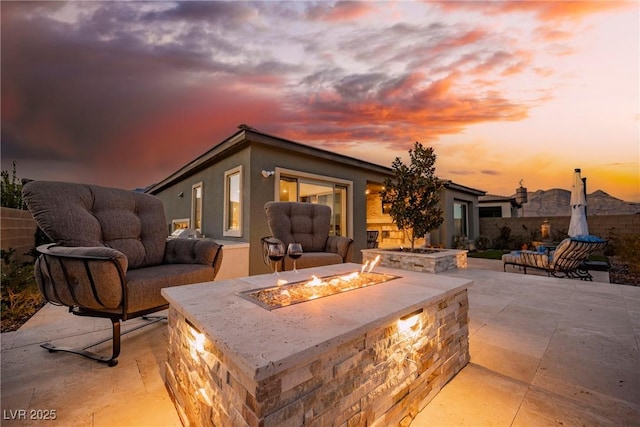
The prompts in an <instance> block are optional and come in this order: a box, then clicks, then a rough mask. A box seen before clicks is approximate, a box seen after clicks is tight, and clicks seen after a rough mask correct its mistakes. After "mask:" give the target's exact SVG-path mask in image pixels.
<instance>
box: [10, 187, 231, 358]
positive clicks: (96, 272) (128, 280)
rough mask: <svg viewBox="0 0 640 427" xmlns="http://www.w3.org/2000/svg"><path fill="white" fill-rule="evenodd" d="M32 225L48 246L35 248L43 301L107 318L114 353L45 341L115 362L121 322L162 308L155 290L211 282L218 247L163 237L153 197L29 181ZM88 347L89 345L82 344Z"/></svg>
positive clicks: (160, 209) (26, 194) (25, 190)
mask: <svg viewBox="0 0 640 427" xmlns="http://www.w3.org/2000/svg"><path fill="white" fill-rule="evenodd" d="M22 193H23V197H24V200H25V202H26V204H27V207H28V208H29V210H30V211H31V214H32V215H33V217H34V219H35V221H36V223H37V224H38V226H39V227H40V228H41V229H42V231H44V233H45V234H46V235H47V236H48V237H49V238H50V239H51V240H52V241H53V242H55V243H53V244H48V245H43V246H40V247H38V248H37V249H38V252H39V254H40V255H39V256H38V259H37V260H36V265H35V275H36V281H37V283H38V286H39V287H40V291H41V292H42V294H43V295H44V297H45V298H46V300H47V301H49V302H51V303H53V304H57V305H65V306H68V307H69V311H71V312H72V313H73V314H76V315H80V316H90V317H104V318H108V319H111V322H112V326H113V351H112V354H111V356H109V357H107V356H99V355H97V354H94V353H90V352H87V351H85V350H83V349H80V350H77V349H71V348H61V347H56V346H53V345H51V344H45V345H43V347H45V348H47V349H48V350H49V351H68V352H72V353H76V354H81V355H83V356H86V357H90V358H92V359H95V360H98V361H100V362H105V363H108V364H109V365H110V366H115V365H116V364H117V357H118V355H119V353H120V321H125V320H127V319H131V318H135V317H141V316H146V315H147V314H150V313H153V312H156V311H160V310H163V309H165V308H167V307H168V303H167V301H166V300H165V299H164V298H163V297H162V295H161V294H160V290H161V289H162V288H165V287H170V286H180V285H186V284H191V283H198V282H207V281H211V280H213V279H214V277H215V276H216V274H217V272H218V270H219V268H220V264H221V262H222V250H221V245H219V244H217V243H216V242H215V241H213V240H211V239H173V240H168V239H167V236H168V231H167V222H166V220H165V214H164V207H163V205H162V202H161V201H160V199H158V198H156V197H155V196H152V195H149V194H145V193H140V192H134V191H127V190H122V189H117V188H107V187H100V186H96V185H85V184H75V183H66V182H53V181H29V182H26V183H25V184H24V186H23V189H22ZM85 348H88V347H85Z"/></svg>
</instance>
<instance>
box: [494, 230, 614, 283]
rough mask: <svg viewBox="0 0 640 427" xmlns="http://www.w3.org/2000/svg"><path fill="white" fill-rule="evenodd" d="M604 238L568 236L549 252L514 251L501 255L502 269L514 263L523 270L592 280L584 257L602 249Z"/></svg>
mask: <svg viewBox="0 0 640 427" xmlns="http://www.w3.org/2000/svg"><path fill="white" fill-rule="evenodd" d="M606 245H607V241H606V240H602V239H600V238H597V237H594V236H584V237H570V238H566V239H564V240H563V241H562V242H560V244H559V245H558V246H557V247H556V249H555V250H554V251H552V252H551V253H549V254H547V253H543V252H535V251H515V252H512V253H510V254H505V255H502V262H503V264H504V265H503V268H504V271H507V265H514V266H517V267H519V268H522V270H524V274H527V268H534V269H538V270H543V271H546V272H547V275H548V276H553V277H569V278H574V279H581V280H593V276H592V275H591V274H590V273H589V270H588V268H587V266H586V265H585V264H584V262H585V261H586V259H587V258H588V257H589V255H591V254H592V253H594V252H597V251H600V250H602V249H604V247H605V246H606Z"/></svg>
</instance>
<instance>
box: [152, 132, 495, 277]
mask: <svg viewBox="0 0 640 427" xmlns="http://www.w3.org/2000/svg"><path fill="white" fill-rule="evenodd" d="M239 128H240V129H239V131H238V132H236V133H235V134H233V135H232V136H230V137H229V138H227V139H226V140H224V141H222V142H221V143H219V144H218V145H216V146H214V147H213V148H212V149H211V150H209V151H207V152H206V153H204V154H203V155H201V156H199V157H198V158H196V159H195V160H193V161H191V162H190V163H188V164H187V165H185V166H183V167H182V168H180V169H179V170H178V171H176V172H175V173H173V174H171V175H170V176H169V177H167V178H166V179H164V180H162V181H161V182H159V183H157V184H155V185H153V186H151V187H150V188H148V189H147V190H146V192H148V193H151V194H153V195H155V196H157V197H159V198H160V199H161V200H162V202H163V203H164V206H165V211H166V216H167V219H168V220H169V221H170V223H169V224H167V232H168V233H172V232H174V231H175V230H176V229H179V228H193V229H196V230H198V231H199V232H200V233H202V234H203V235H205V236H206V237H211V238H214V239H216V240H218V241H220V242H221V243H222V244H224V245H225V246H224V251H225V254H224V259H225V260H228V261H229V260H233V263H226V262H224V261H223V266H222V268H221V271H220V273H219V274H218V276H220V277H221V278H226V277H234V276H246V275H254V274H261V273H266V272H269V267H268V266H266V265H265V264H264V262H263V257H262V246H261V244H260V239H261V238H262V237H265V236H268V235H270V234H271V233H270V231H269V227H268V225H267V221H266V216H265V213H264V205H265V203H267V202H269V201H272V200H276V201H301V202H309V203H320V204H324V205H327V206H329V207H330V208H331V210H332V222H331V233H332V234H333V235H340V236H347V237H350V238H352V239H353V241H354V247H353V261H354V262H361V259H362V258H361V253H360V250H361V249H365V248H366V247H367V230H378V231H379V243H380V246H381V247H384V246H398V245H399V244H402V242H403V241H404V240H403V236H402V233H401V232H398V230H397V228H396V227H395V225H393V223H392V221H391V218H390V217H389V215H387V214H386V213H384V212H383V208H382V202H381V200H380V197H379V196H378V193H379V191H380V189H381V188H382V185H383V182H384V180H385V178H387V177H392V171H391V169H390V168H387V167H384V166H380V165H376V164H374V163H369V162H366V161H363V160H359V159H355V158H352V157H348V156H343V155H340V154H337V153H334V152H331V151H327V150H322V149H318V148H314V147H311V146H308V145H304V144H300V143H297V142H294V141H290V140H286V139H282V138H279V137H276V136H272V135H268V134H265V133H262V132H259V131H257V130H255V129H253V128H250V127H248V126H244V125H243V126H240V127H239ZM480 194H484V192H481V191H479V190H474V189H470V188H468V187H463V186H460V185H456V184H454V183H452V182H447V183H446V185H445V190H444V192H443V195H442V196H441V199H442V203H443V211H444V213H445V222H444V223H443V225H442V226H441V227H440V230H437V231H436V232H433V233H432V237H431V239H432V241H431V243H432V244H434V245H442V246H443V247H451V245H452V244H453V236H454V235H456V234H457V233H463V234H464V233H466V234H465V235H467V236H468V237H469V238H472V239H475V238H476V237H477V236H478V224H479V219H478V210H477V198H478V195H480Z"/></svg>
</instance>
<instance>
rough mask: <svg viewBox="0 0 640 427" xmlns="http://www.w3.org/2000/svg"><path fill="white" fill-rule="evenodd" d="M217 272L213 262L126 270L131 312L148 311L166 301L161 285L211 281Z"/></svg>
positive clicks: (168, 285) (164, 286)
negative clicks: (209, 263) (211, 264)
mask: <svg viewBox="0 0 640 427" xmlns="http://www.w3.org/2000/svg"><path fill="white" fill-rule="evenodd" d="M215 275H216V272H215V269H214V268H213V267H212V266H210V265H202V264H162V265H156V266H153V267H147V268H141V269H137V270H129V272H128V273H127V289H128V299H129V300H128V304H129V308H128V310H127V311H128V312H129V313H131V312H136V311H142V310H147V309H150V308H153V307H158V306H162V305H164V304H167V301H166V300H165V299H164V298H163V297H162V295H161V293H160V291H161V290H162V288H170V287H172V286H181V285H188V284H191V283H200V282H210V281H213V279H214V277H215Z"/></svg>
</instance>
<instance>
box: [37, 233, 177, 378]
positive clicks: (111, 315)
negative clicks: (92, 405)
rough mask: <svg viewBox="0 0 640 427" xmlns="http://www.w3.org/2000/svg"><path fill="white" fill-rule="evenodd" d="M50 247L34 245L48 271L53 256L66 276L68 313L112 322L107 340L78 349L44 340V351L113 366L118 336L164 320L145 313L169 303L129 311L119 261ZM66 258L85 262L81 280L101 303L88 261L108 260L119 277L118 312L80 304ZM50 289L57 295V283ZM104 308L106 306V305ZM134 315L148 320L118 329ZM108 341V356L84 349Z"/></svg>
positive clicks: (115, 360) (118, 347)
mask: <svg viewBox="0 0 640 427" xmlns="http://www.w3.org/2000/svg"><path fill="white" fill-rule="evenodd" d="M52 246H56V244H55V243H53V244H48V245H43V246H39V247H38V248H37V251H38V253H40V254H41V255H44V256H42V257H41V262H45V263H46V265H47V268H48V269H49V271H51V269H50V265H51V264H50V260H51V259H54V260H56V261H57V262H59V263H60V267H61V270H62V272H63V274H64V276H65V282H66V286H67V289H68V290H69V294H70V295H71V296H72V298H73V301H74V304H75V305H73V306H70V307H69V312H70V313H73V314H74V315H76V316H86V317H99V318H107V319H109V320H111V325H112V337H111V338H107V339H103V340H101V341H98V342H95V343H92V344H90V345H87V346H84V347H81V348H72V347H59V346H56V345H53V344H51V343H44V344H41V345H40V346H41V347H42V348H45V349H47V350H49V352H52V353H54V352H59V351H60V352H66V353H73V354H78V355H81V356H84V357H87V358H89V359H93V360H96V361H98V362H101V363H106V364H107V365H109V366H116V365H117V364H118V359H117V358H118V356H119V355H120V337H121V335H125V334H127V333H129V332H133V331H135V330H138V329H140V328H142V327H145V326H148V325H151V324H154V323H156V322H158V321H160V320H164V319H166V317H164V316H160V317H149V316H147V315H148V314H151V313H155V312H158V311H161V310H164V309H167V308H168V307H169V304H164V305H161V306H157V307H152V308H150V309H147V310H142V311H137V312H132V313H129V312H128V310H127V292H126V283H127V282H126V277H125V273H124V271H123V270H122V267H121V266H120V264H119V263H118V262H117V261H116V260H114V259H112V258H108V257H99V256H87V255H66V254H65V255H61V254H58V253H52V252H51V251H49V248H50V247H52ZM66 259H74V260H79V261H82V263H83V264H84V267H85V272H86V277H85V278H84V279H86V281H87V282H88V283H89V284H90V286H91V291H92V293H93V297H94V300H95V302H96V303H97V304H98V305H103V303H102V302H101V301H100V298H99V296H98V294H97V290H96V287H95V280H94V277H93V275H92V274H91V269H90V268H89V262H90V261H107V262H111V263H112V264H113V265H114V266H115V268H116V269H117V271H118V274H119V276H120V286H121V289H122V303H121V304H120V306H121V307H122V310H121V311H118V312H114V311H101V310H95V309H90V308H87V307H83V306H82V305H81V304H80V303H79V302H78V299H77V297H76V296H75V293H74V290H73V287H72V286H71V283H72V280H71V277H70V276H69V274H68V272H67V270H66V268H65V264H64V262H63V260H66ZM36 274H40V275H41V276H40V278H41V279H42V282H44V278H43V277H42V272H40V270H39V269H36ZM74 280H77V278H75V279H74ZM52 289H53V292H54V294H57V292H56V286H52ZM42 293H43V295H44V297H45V299H46V300H47V301H48V302H49V303H51V304H53V305H60V306H62V305H65V304H60V303H59V302H57V301H59V300H60V298H59V296H58V295H55V298H52V297H51V296H49V295H47V290H46V287H45V289H42ZM105 310H106V307H105ZM137 317H142V318H143V319H145V320H149V322H148V323H144V324H142V325H140V326H137V327H134V328H132V329H130V330H127V331H126V332H121V328H120V322H121V321H126V320H129V319H134V318H137ZM109 340H112V341H113V344H112V351H111V355H110V356H101V355H99V354H96V353H93V352H90V351H87V349H88V348H91V347H94V346H96V345H99V344H102V343H105V342H107V341H109Z"/></svg>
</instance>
